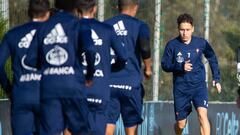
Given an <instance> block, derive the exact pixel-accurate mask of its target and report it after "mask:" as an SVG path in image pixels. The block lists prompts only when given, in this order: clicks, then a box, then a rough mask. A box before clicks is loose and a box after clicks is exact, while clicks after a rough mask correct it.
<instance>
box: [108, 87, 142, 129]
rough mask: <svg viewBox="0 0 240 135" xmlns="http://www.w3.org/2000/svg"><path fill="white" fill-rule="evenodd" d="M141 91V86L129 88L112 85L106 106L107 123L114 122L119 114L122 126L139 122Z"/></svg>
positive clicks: (140, 120)
mask: <svg viewBox="0 0 240 135" xmlns="http://www.w3.org/2000/svg"><path fill="white" fill-rule="evenodd" d="M143 93H144V89H143V87H142V86H139V87H137V88H133V87H132V89H131V90H129V89H121V88H117V87H112V88H111V98H110V102H109V104H108V108H107V115H108V123H109V124H116V122H117V120H118V118H119V116H120V114H121V116H122V120H123V124H124V127H126V128H128V127H132V126H135V125H139V124H141V123H142V121H143V119H142V107H143Z"/></svg>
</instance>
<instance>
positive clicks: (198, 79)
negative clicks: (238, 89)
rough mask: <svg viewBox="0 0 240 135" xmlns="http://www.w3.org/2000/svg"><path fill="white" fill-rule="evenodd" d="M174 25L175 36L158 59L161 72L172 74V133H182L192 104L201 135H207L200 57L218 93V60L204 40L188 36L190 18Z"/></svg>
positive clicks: (219, 90) (207, 126)
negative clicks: (176, 33)
mask: <svg viewBox="0 0 240 135" xmlns="http://www.w3.org/2000/svg"><path fill="white" fill-rule="evenodd" d="M177 23H178V31H179V36H178V37H176V38H174V39H172V40H170V41H169V42H168V43H167V45H166V47H165V51H164V54H163V57H162V68H163V70H164V71H166V72H172V73H173V95H174V110H175V118H176V124H175V126H174V127H175V132H176V134H177V135H181V134H182V131H183V129H184V127H185V125H186V123H187V120H186V119H187V117H188V115H189V114H190V113H191V111H192V104H191V102H192V103H193V105H194V107H195V109H196V110H197V113H198V117H199V122H200V125H201V134H204V135H210V125H209V121H208V117H207V108H208V93H207V87H206V82H205V68H204V64H203V63H202V55H204V56H205V57H206V58H207V60H208V61H209V64H210V67H211V70H212V75H213V76H212V78H213V85H214V86H216V88H217V90H218V92H221V85H220V82H219V81H220V72H219V68H218V61H217V58H216V55H215V53H214V51H213V49H212V47H211V46H210V45H209V43H208V42H207V41H206V40H205V39H203V38H199V37H195V36H192V33H193V31H194V27H193V18H192V17H191V15H189V14H182V15H180V16H179V17H178V19H177Z"/></svg>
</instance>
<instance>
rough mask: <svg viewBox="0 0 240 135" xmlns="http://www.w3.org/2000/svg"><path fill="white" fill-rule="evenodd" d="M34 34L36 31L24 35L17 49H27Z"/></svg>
mask: <svg viewBox="0 0 240 135" xmlns="http://www.w3.org/2000/svg"><path fill="white" fill-rule="evenodd" d="M35 33H36V30H35V29H34V30H31V32H30V33H28V34H26V35H25V36H24V37H23V38H22V39H21V41H20V42H19V43H18V47H19V48H29V46H30V44H31V42H32V40H33V37H34V35H35Z"/></svg>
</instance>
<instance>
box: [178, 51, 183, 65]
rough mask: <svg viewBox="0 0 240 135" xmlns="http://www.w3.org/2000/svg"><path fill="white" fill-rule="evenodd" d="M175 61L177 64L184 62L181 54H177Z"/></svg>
mask: <svg viewBox="0 0 240 135" xmlns="http://www.w3.org/2000/svg"><path fill="white" fill-rule="evenodd" d="M176 60H177V62H178V63H182V62H183V61H184V58H183V57H182V53H181V52H179V53H178V54H177V58H176Z"/></svg>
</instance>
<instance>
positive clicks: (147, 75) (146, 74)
mask: <svg viewBox="0 0 240 135" xmlns="http://www.w3.org/2000/svg"><path fill="white" fill-rule="evenodd" d="M144 76H145V78H146V79H147V80H149V79H150V78H151V76H152V70H145V71H144Z"/></svg>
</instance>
